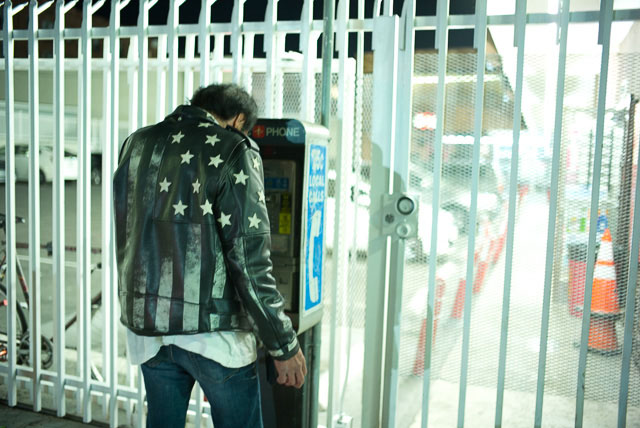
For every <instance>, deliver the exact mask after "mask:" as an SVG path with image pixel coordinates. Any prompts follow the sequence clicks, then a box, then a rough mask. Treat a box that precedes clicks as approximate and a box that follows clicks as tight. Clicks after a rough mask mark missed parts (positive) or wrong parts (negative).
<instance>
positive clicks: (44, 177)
mask: <svg viewBox="0 0 640 428" xmlns="http://www.w3.org/2000/svg"><path fill="white" fill-rule="evenodd" d="M5 153H6V150H5V147H0V159H2V162H1V163H0V167H1V168H2V172H1V173H0V176H1V177H2V178H4V177H5V176H6V171H5V169H6V167H5V164H4V159H5ZM39 160H40V173H39V176H40V182H41V183H44V182H47V181H53V178H54V177H55V164H54V156H53V148H52V147H49V146H41V147H40V159H39ZM62 173H63V177H64V179H65V180H77V179H78V158H77V156H76V155H75V154H74V153H71V152H70V151H67V150H65V152H64V160H63V162H62ZM15 174H16V180H17V181H27V180H28V179H29V146H25V145H22V144H20V145H16V146H15ZM0 181H4V180H2V179H1V178H0Z"/></svg>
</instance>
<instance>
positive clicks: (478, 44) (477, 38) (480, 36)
mask: <svg viewBox="0 0 640 428" xmlns="http://www.w3.org/2000/svg"><path fill="white" fill-rule="evenodd" d="M476 18H477V22H476V27H475V31H474V44H475V48H476V51H477V57H476V95H475V107H474V111H475V117H474V127H473V128H474V130H473V134H474V143H473V160H472V162H473V166H472V170H471V207H470V209H469V226H468V228H467V230H468V231H469V243H468V245H467V275H466V283H465V293H464V315H463V328H462V361H461V364H460V391H459V394H458V427H459V428H462V427H463V426H464V416H465V415H464V412H465V407H466V397H467V373H468V367H469V341H470V335H471V303H472V295H473V269H474V266H475V257H474V253H475V247H476V229H477V228H476V224H477V215H478V189H479V174H480V145H481V139H482V118H483V112H484V109H483V107H484V71H485V61H486V51H487V50H486V45H487V3H486V2H479V3H477V4H476Z"/></svg>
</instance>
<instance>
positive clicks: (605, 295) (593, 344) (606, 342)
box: [588, 228, 620, 355]
mask: <svg viewBox="0 0 640 428" xmlns="http://www.w3.org/2000/svg"><path fill="white" fill-rule="evenodd" d="M619 315H620V306H619V304H618V290H617V287H616V272H615V266H614V263H613V243H612V241H611V231H610V230H609V228H606V229H605V231H604V235H603V236H602V241H601V242H600V250H599V252H598V260H597V261H596V268H595V272H594V275H593V292H592V297H591V323H590V324H589V344H588V348H589V350H590V351H594V352H599V353H602V354H605V355H614V354H617V353H619V352H620V349H619V348H618V339H617V337H616V318H617V317H618V316H619Z"/></svg>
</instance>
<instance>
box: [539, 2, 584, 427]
mask: <svg viewBox="0 0 640 428" xmlns="http://www.w3.org/2000/svg"><path fill="white" fill-rule="evenodd" d="M569 2H570V0H563V1H562V2H561V3H560V6H559V7H560V13H559V17H560V27H559V28H560V49H559V54H558V78H557V85H556V106H555V124H554V135H553V160H552V162H551V191H550V199H549V226H548V228H547V256H546V261H545V278H544V293H543V298H542V321H541V326H540V353H539V354H538V385H537V393H536V410H535V422H534V426H535V427H536V428H539V427H540V426H541V425H542V405H543V401H544V381H545V373H546V365H547V338H548V336H549V312H550V306H551V280H552V278H553V262H554V244H555V242H554V238H555V235H556V211H557V209H558V187H559V180H558V175H559V171H560V148H561V143H562V113H563V111H564V110H563V109H564V84H565V69H566V63H567V39H568V34H567V32H568V30H569ZM587 264H588V263H587Z"/></svg>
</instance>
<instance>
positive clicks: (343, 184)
mask: <svg viewBox="0 0 640 428" xmlns="http://www.w3.org/2000/svg"><path fill="white" fill-rule="evenodd" d="M348 13H349V2H348V1H347V0H343V1H341V2H339V4H338V18H337V25H336V42H337V43H336V50H337V51H338V54H339V67H338V93H341V94H347V93H353V91H352V90H350V88H349V86H352V85H349V83H351V84H352V82H353V80H352V76H351V75H348V73H349V72H350V71H351V70H348V69H347V61H348V59H349V51H348V41H349V34H348V32H347V20H348V18H349V16H348ZM303 79H304V77H303ZM336 116H337V117H336V119H337V120H338V123H339V124H340V131H339V132H340V138H339V143H338V147H339V149H338V152H337V158H336V177H337V180H336V187H337V188H336V198H335V200H336V204H335V216H334V218H335V223H336V224H335V226H334V236H333V242H334V248H335V251H334V263H333V266H332V271H331V295H332V296H333V300H334V302H336V303H334V304H333V305H332V306H331V321H330V334H329V337H330V341H329V358H330V367H331V370H330V371H329V397H328V398H329V400H328V407H327V408H328V412H327V415H328V416H327V417H328V420H327V424H328V426H329V427H333V426H334V422H335V419H336V416H339V415H336V414H335V410H334V402H336V401H338V399H339V398H338V397H339V393H340V382H339V381H338V380H337V378H339V376H340V374H341V373H342V369H341V367H342V358H341V357H342V356H343V355H345V353H344V352H343V351H342V346H343V344H342V334H341V329H339V328H338V318H339V316H340V315H344V312H345V310H346V308H347V306H348V305H347V303H346V302H348V300H349V299H348V296H347V295H346V291H347V288H348V287H347V277H346V273H347V269H348V265H347V264H348V262H349V248H348V245H345V240H344V239H343V238H344V237H345V236H346V235H347V234H348V230H347V215H348V214H347V211H348V210H346V208H347V205H346V204H347V201H348V200H349V186H350V183H351V181H350V180H348V179H346V178H347V177H348V176H349V175H350V174H351V168H352V162H351V159H352V158H353V98H352V97H338V111H337V115H336ZM339 313H340V315H339ZM343 319H344V318H343ZM347 354H348V352H347ZM336 375H338V376H336Z"/></svg>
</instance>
